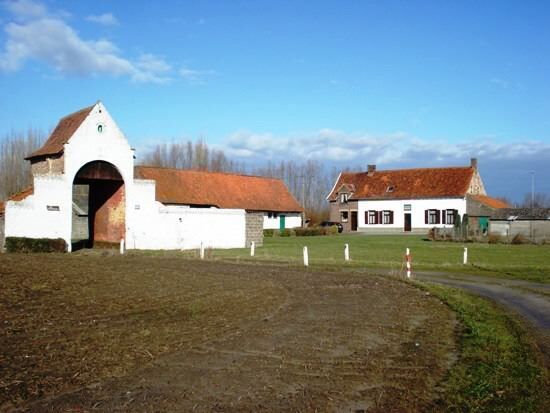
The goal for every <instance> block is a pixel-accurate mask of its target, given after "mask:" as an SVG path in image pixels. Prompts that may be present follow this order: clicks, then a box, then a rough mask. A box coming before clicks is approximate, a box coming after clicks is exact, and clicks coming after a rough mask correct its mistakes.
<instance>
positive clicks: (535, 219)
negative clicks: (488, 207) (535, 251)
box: [489, 208, 550, 243]
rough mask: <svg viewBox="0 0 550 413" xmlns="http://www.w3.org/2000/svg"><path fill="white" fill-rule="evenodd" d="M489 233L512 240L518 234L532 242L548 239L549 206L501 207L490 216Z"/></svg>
mask: <svg viewBox="0 0 550 413" xmlns="http://www.w3.org/2000/svg"><path fill="white" fill-rule="evenodd" d="M489 233H490V234H494V235H499V236H501V237H504V238H506V239H507V240H512V239H513V238H514V237H515V236H516V235H518V234H520V235H522V236H524V237H525V238H527V239H529V240H531V241H533V242H537V243H539V242H548V241H550V208H503V209H498V210H495V211H494V212H493V214H492V215H491V217H490V225H489Z"/></svg>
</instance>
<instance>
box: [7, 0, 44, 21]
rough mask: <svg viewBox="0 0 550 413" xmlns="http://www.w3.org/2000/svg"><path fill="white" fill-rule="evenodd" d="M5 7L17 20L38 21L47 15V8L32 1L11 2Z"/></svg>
mask: <svg viewBox="0 0 550 413" xmlns="http://www.w3.org/2000/svg"><path fill="white" fill-rule="evenodd" d="M4 6H5V7H6V9H8V11H9V12H10V13H11V14H12V15H13V16H14V17H15V18H16V19H17V20H25V19H36V18H39V17H43V16H45V15H46V7H45V6H44V5H43V4H42V3H38V2H35V1H32V0H9V1H6V2H5V3H4Z"/></svg>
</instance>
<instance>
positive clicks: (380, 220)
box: [377, 211, 383, 224]
mask: <svg viewBox="0 0 550 413" xmlns="http://www.w3.org/2000/svg"><path fill="white" fill-rule="evenodd" d="M382 222H383V221H382V211H378V222H377V224H381V223H382Z"/></svg>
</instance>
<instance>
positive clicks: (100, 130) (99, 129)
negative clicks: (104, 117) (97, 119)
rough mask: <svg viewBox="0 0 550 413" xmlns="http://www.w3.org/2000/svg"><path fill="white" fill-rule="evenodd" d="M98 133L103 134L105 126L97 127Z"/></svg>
mask: <svg viewBox="0 0 550 413" xmlns="http://www.w3.org/2000/svg"><path fill="white" fill-rule="evenodd" d="M97 131H98V132H99V133H102V132H103V125H102V124H101V123H100V124H99V125H97Z"/></svg>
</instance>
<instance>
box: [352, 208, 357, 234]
mask: <svg viewBox="0 0 550 413" xmlns="http://www.w3.org/2000/svg"><path fill="white" fill-rule="evenodd" d="M351 230H352V231H357V211H351Z"/></svg>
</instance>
